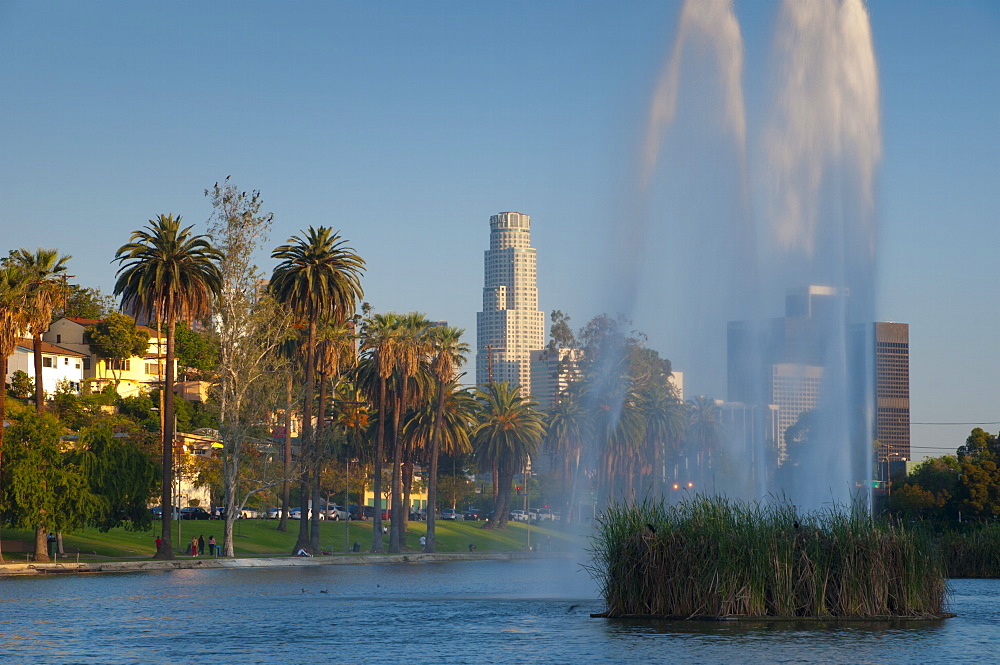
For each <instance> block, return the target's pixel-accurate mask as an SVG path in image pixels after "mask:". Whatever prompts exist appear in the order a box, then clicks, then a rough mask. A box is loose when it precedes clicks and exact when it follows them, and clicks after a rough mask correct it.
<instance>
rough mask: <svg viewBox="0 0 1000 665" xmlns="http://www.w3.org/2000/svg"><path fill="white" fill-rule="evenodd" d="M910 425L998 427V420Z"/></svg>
mask: <svg viewBox="0 0 1000 665" xmlns="http://www.w3.org/2000/svg"><path fill="white" fill-rule="evenodd" d="M910 424H911V425H1000V420H994V421H990V422H982V421H976V422H972V423H918V422H911V423H910Z"/></svg>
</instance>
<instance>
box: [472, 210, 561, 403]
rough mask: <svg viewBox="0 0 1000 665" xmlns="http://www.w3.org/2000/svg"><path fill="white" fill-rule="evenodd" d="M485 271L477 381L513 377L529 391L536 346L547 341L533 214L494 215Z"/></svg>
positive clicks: (510, 379) (513, 382) (512, 380)
mask: <svg viewBox="0 0 1000 665" xmlns="http://www.w3.org/2000/svg"><path fill="white" fill-rule="evenodd" d="M484 275H485V279H484V285H483V309H482V311H481V312H479V313H478V314H477V315H476V383H477V384H479V385H485V384H488V383H490V382H495V383H500V382H502V381H507V382H509V383H510V384H511V385H512V386H520V387H521V391H522V394H525V395H527V394H528V393H529V391H530V390H531V352H532V351H538V350H541V349H542V348H543V347H544V346H545V313H544V312H542V311H541V310H539V309H538V287H537V273H536V257H535V250H534V248H533V247H532V246H531V218H530V217H529V216H528V215H525V214H522V213H519V212H501V213H499V214H496V215H493V216H492V217H490V248H489V249H488V250H487V251H486V253H485V257H484Z"/></svg>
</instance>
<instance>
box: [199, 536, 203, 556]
mask: <svg viewBox="0 0 1000 665" xmlns="http://www.w3.org/2000/svg"><path fill="white" fill-rule="evenodd" d="M198 554H200V555H204V554H205V536H198Z"/></svg>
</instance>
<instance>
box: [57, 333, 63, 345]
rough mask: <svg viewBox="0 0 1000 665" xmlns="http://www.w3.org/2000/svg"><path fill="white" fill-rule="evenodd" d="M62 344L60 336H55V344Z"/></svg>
mask: <svg viewBox="0 0 1000 665" xmlns="http://www.w3.org/2000/svg"><path fill="white" fill-rule="evenodd" d="M60 342H62V335H56V344H59V343H60Z"/></svg>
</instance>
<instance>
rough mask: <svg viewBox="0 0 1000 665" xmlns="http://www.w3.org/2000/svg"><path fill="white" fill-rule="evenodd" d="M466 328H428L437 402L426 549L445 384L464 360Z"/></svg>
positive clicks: (434, 497) (431, 526)
mask: <svg viewBox="0 0 1000 665" xmlns="http://www.w3.org/2000/svg"><path fill="white" fill-rule="evenodd" d="M464 332H465V331H464V330H462V329H461V328H455V327H452V326H444V327H435V328H431V330H430V334H429V338H430V343H431V345H432V348H433V351H434V359H433V360H432V361H431V372H433V374H434V378H435V379H436V380H437V384H438V385H437V387H438V391H437V405H436V408H435V414H434V432H433V434H432V435H431V450H430V467H431V468H430V473H429V475H430V479H429V480H430V482H429V483H428V486H427V545H426V546H425V551H427V552H433V551H434V539H435V535H436V533H435V519H434V516H435V513H436V512H437V484H438V483H437V476H438V455H439V454H440V451H441V429H442V427H443V425H444V413H445V396H446V391H447V389H448V386H453V385H454V379H455V366H456V365H463V364H465V358H466V356H467V355H468V353H469V345H468V344H466V343H465V342H463V341H462V334H463V333H464Z"/></svg>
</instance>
